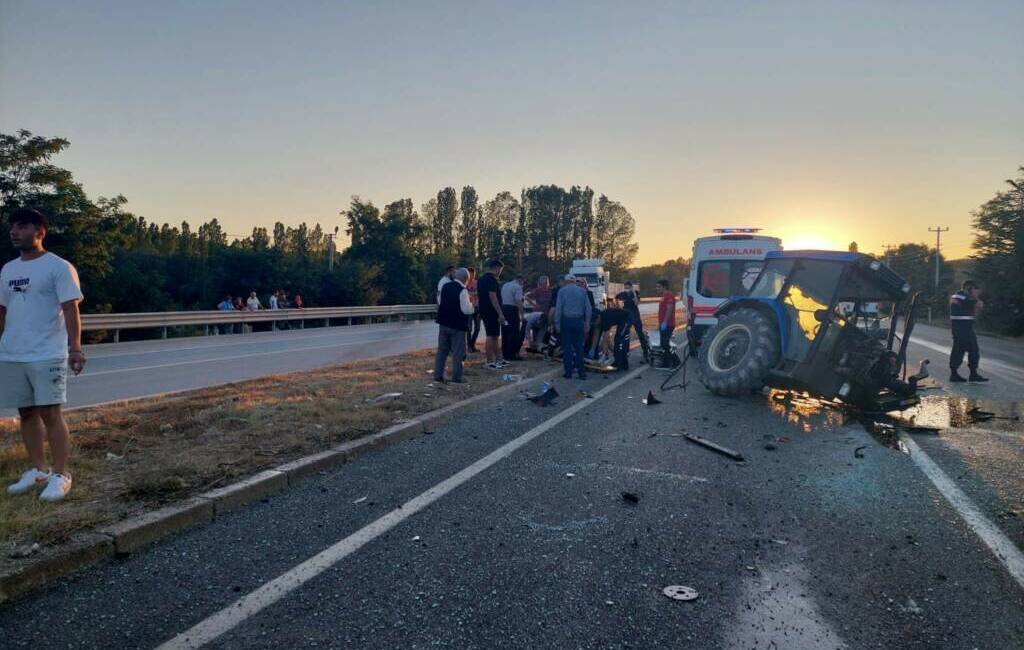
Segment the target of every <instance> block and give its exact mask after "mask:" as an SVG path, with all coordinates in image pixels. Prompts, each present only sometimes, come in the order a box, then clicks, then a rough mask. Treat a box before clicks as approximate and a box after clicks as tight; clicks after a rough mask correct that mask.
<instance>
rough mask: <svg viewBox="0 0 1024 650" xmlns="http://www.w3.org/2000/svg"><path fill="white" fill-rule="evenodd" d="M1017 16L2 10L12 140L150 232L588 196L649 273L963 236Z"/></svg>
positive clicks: (516, 8) (987, 152)
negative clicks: (607, 202)
mask: <svg viewBox="0 0 1024 650" xmlns="http://www.w3.org/2000/svg"><path fill="white" fill-rule="evenodd" d="M1022 34H1024V2H1021V1H1020V0H1011V1H1007V2H999V1H995V0H986V1H985V2H957V3H952V2H949V3H947V2H919V3H915V2H795V3H794V2H764V3H762V2H758V3H746V2H694V3H685V2H667V3H652V2H638V3H632V2H608V3H600V2H586V3H584V2H566V3H560V2H537V3H532V2H440V3H428V2H380V1H374V2H369V1H367V2H351V3H345V2H308V1H301V0H298V1H295V2H287V3H286V2H102V3H90V2H75V3H68V2H55V3H51V2H42V1H38V0H36V1H32V2H10V1H8V0H0V131H2V132H5V133H10V132H12V131H14V130H15V129H18V128H25V129H29V130H31V131H33V132H35V133H38V134H41V135H47V136H57V135H59V136H63V137H66V138H68V139H69V140H71V142H72V147H71V149H70V150H69V151H68V152H67V153H66V154H64V155H63V156H61V157H60V158H59V159H58V160H57V163H58V164H60V165H61V166H64V167H66V168H68V169H70V170H71V171H72V172H73V173H74V174H75V176H76V178H77V179H78V180H79V181H81V182H82V183H84V185H85V188H86V190H87V191H88V192H89V193H90V195H91V196H93V197H96V196H99V195H112V194H117V193H122V194H124V195H125V196H126V197H127V198H128V200H129V208H130V209H131V210H133V211H134V212H136V213H137V214H141V215H144V216H145V217H147V218H148V219H150V220H156V221H172V222H180V221H181V220H182V219H187V220H189V221H192V222H198V221H202V220H205V219H209V218H212V217H216V218H218V219H220V220H221V222H222V223H224V224H225V225H226V229H227V231H228V232H229V233H232V234H244V233H247V232H248V231H249V230H251V228H252V226H253V225H270V224H271V223H273V222H274V221H276V220H280V221H284V222H285V223H289V224H295V223H299V222H300V221H308V222H313V221H319V222H321V223H323V224H325V225H326V224H332V225H333V224H336V223H338V217H337V213H338V211H339V210H342V209H344V208H345V206H346V205H347V203H348V200H349V196H350V195H353V194H359V195H361V196H363V197H364V198H369V199H371V200H373V201H374V202H375V203H377V204H378V205H382V204H384V203H386V202H389V201H392V200H395V199H398V198H403V197H411V198H412V199H413V200H414V202H415V203H416V204H417V205H419V204H421V203H422V202H424V201H426V200H427V199H429V198H430V197H431V196H432V195H433V194H434V193H435V192H436V191H437V190H438V188H440V187H443V186H446V185H452V186H454V187H456V188H461V187H462V186H463V185H467V184H470V185H474V186H475V187H476V188H477V190H478V191H479V192H480V194H481V196H482V198H483V199H487V198H491V197H493V195H494V194H495V193H496V192H498V191H501V190H506V189H507V190H510V191H512V192H513V193H515V194H518V192H519V190H520V189H521V188H522V187H524V186H527V185H534V184H540V183H556V184H560V185H564V186H569V185H571V184H587V185H590V186H591V187H593V188H595V190H597V191H598V192H603V193H605V194H607V195H609V196H610V197H611V198H613V199H616V200H618V201H621V202H622V203H624V204H625V205H626V206H627V207H628V208H629V209H630V210H631V212H632V213H633V215H634V217H635V218H636V221H637V239H638V242H639V244H640V256H639V259H638V262H639V263H653V262H660V261H663V260H665V259H667V258H673V257H678V256H686V257H688V256H689V254H690V248H691V243H692V240H693V239H694V237H697V236H700V235H702V234H705V233H708V232H710V230H711V229H712V228H714V227H717V226H724V225H743V226H747V225H750V226H760V227H762V228H764V229H765V230H766V231H767V232H770V233H773V234H779V235H781V236H782V237H783V238H784V240H785V241H786V244H787V245H788V246H790V247H800V246H807V245H810V246H829V245H831V246H834V247H841V248H845V247H846V244H847V243H848V242H849V241H851V240H856V241H857V242H859V243H860V246H861V250H878V249H879V248H880V247H881V245H882V244H896V243H900V242H905V241H915V242H920V241H929V242H933V241H934V235H931V234H929V233H928V232H927V228H928V227H929V226H935V225H937V224H940V225H943V226H949V227H950V231H949V233H947V234H946V235H945V236H944V243H945V244H946V245H948V250H949V253H950V254H951V255H953V256H962V255H965V254H966V253H967V252H968V246H969V244H970V241H971V234H970V229H969V219H970V215H969V213H970V211H971V210H972V209H974V208H976V207H977V206H978V205H980V204H981V203H983V202H984V201H986V200H987V199H988V198H990V197H991V196H992V195H993V194H994V193H995V192H996V191H998V190H1000V189H1002V187H1003V184H1002V183H1003V179H1005V178H1009V177H1011V176H1013V175H1014V174H1015V170H1016V169H1017V167H1018V166H1019V165H1022V164H1024V126H1022V124H1024V122H1022V119H1021V118H1022V117H1024V37H1022V36H1021V35H1022Z"/></svg>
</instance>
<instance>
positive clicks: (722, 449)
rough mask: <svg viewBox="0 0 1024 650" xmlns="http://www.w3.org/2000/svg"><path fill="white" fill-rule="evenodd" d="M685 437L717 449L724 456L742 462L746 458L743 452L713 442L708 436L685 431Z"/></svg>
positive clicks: (703, 445) (714, 449)
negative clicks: (702, 436) (703, 436)
mask: <svg viewBox="0 0 1024 650" xmlns="http://www.w3.org/2000/svg"><path fill="white" fill-rule="evenodd" d="M683 437H684V438H686V439H687V440H689V441H690V442H693V443H696V444H698V445H700V446H702V447H707V448H708V449H710V450H712V451H717V452H718V453H720V454H722V455H723V456H728V457H729V458H731V459H733V460H736V461H740V462H743V461H744V460H745V459H744V458H743V454H741V453H740V452H738V451H734V450H732V449H729V448H728V447H723V446H722V445H720V444H718V443H715V442H712V441H710V440H708V439H707V438H701V437H700V436H695V435H693V434H692V433H684V434H683Z"/></svg>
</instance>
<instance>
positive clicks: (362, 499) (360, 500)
mask: <svg viewBox="0 0 1024 650" xmlns="http://www.w3.org/2000/svg"><path fill="white" fill-rule="evenodd" d="M363 501H366V497H359V498H358V499H356V500H355V501H353V502H352V503H353V504H356V503H362V502H363Z"/></svg>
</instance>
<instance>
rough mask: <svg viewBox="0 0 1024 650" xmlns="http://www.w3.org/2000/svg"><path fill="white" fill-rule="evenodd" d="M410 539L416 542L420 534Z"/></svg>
mask: <svg viewBox="0 0 1024 650" xmlns="http://www.w3.org/2000/svg"><path fill="white" fill-rule="evenodd" d="M412 541H414V542H418V541H420V536H419V535H417V536H416V537H413V538H412Z"/></svg>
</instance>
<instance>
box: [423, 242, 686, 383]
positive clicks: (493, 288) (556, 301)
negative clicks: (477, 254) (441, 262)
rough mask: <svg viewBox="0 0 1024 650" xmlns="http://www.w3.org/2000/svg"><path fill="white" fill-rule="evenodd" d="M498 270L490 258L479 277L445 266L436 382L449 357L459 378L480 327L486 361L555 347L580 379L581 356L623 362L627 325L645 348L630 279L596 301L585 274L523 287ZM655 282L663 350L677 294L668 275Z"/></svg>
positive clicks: (495, 363) (519, 279)
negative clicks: (670, 287)
mask: <svg viewBox="0 0 1024 650" xmlns="http://www.w3.org/2000/svg"><path fill="white" fill-rule="evenodd" d="M503 269H504V265H503V264H502V262H501V260H497V259H493V260H489V261H488V262H487V263H486V265H485V269H484V273H483V274H482V275H479V276H478V274H477V272H476V269H474V268H472V267H463V268H456V267H454V266H449V267H448V268H447V269H446V270H445V273H444V275H443V276H442V277H441V279H440V280H439V281H438V283H437V302H438V315H437V323H438V326H439V333H438V349H437V355H436V357H435V361H434V379H435V380H436V381H445V367H446V365H447V361H448V358H449V357H451V360H452V371H451V374H450V379H449V381H451V382H454V383H462V381H463V376H462V374H463V373H462V367H463V362H464V360H465V358H466V355H467V354H470V353H475V352H477V341H478V340H479V337H480V331H481V329H483V333H484V345H483V348H484V349H483V353H484V357H485V363H486V367H488V368H491V369H495V370H498V369H502V368H506V367H507V366H508V365H509V364H510V363H512V362H515V361H519V360H521V359H522V358H523V357H522V356H521V355H522V352H523V350H524V346H525V350H526V351H527V352H532V353H538V354H544V355H546V356H556V355H558V354H561V356H562V361H563V367H564V371H565V372H564V376H565V377H566V378H567V379H568V378H571V377H572V376H573V375H574V374H575V375H576V376H579V377H580V378H581V379H582V378H585V377H586V375H587V370H586V363H587V362H590V363H596V364H598V365H600V366H609V365H616V364H617V363H625V362H624V361H621V360H620V357H619V356H618V355H621V354H625V353H627V352H628V347H629V337H628V334H629V332H630V331H631V330H632V331H635V333H636V336H637V338H638V340H639V341H640V342H641V345H642V346H643V348H644V353H645V355H647V354H648V353H649V347H648V345H647V336H646V334H645V332H644V328H643V322H642V320H641V317H640V307H639V302H640V298H639V294H638V293H637V292H636V291H635V290H634V289H633V285H632V283H630V282H627V283H625V289H624V290H623V291H622V292H620V293H619V294H618V295H616V296H615V297H614V298H609V299H608V300H607V303H606V304H604V305H598V304H596V303H595V300H594V293H593V292H592V291H591V290H590V289H589V288H588V286H587V283H586V280H584V279H583V278H576V277H575V276H573V275H563V276H559V277H558V278H557V280H556V282H555V284H554V286H552V283H551V280H550V278H549V277H548V276H546V275H542V276H540V277H539V278H537V281H536V284H535V285H534V286H533V287H532V288H530V289H527V288H526V278H525V276H523V275H516V276H515V277H514V278H512V279H510V280H508V281H506V282H504V283H502V282H500V281H499V278H500V277H501V273H502V271H503ZM658 284H659V285H660V286H661V288H662V289H663V293H662V299H661V303H660V304H659V307H658V320H659V323H658V329H659V331H660V334H661V340H660V343H661V345H662V347H663V348H666V349H667V348H668V347H669V338H670V336H671V333H672V331H673V330H674V329H675V309H676V306H675V294H673V293H672V292H671V291H669V290H668V282H667V281H665V280H662V281H660V282H659V283H658ZM481 325H482V328H481ZM613 331H614V334H613Z"/></svg>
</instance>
